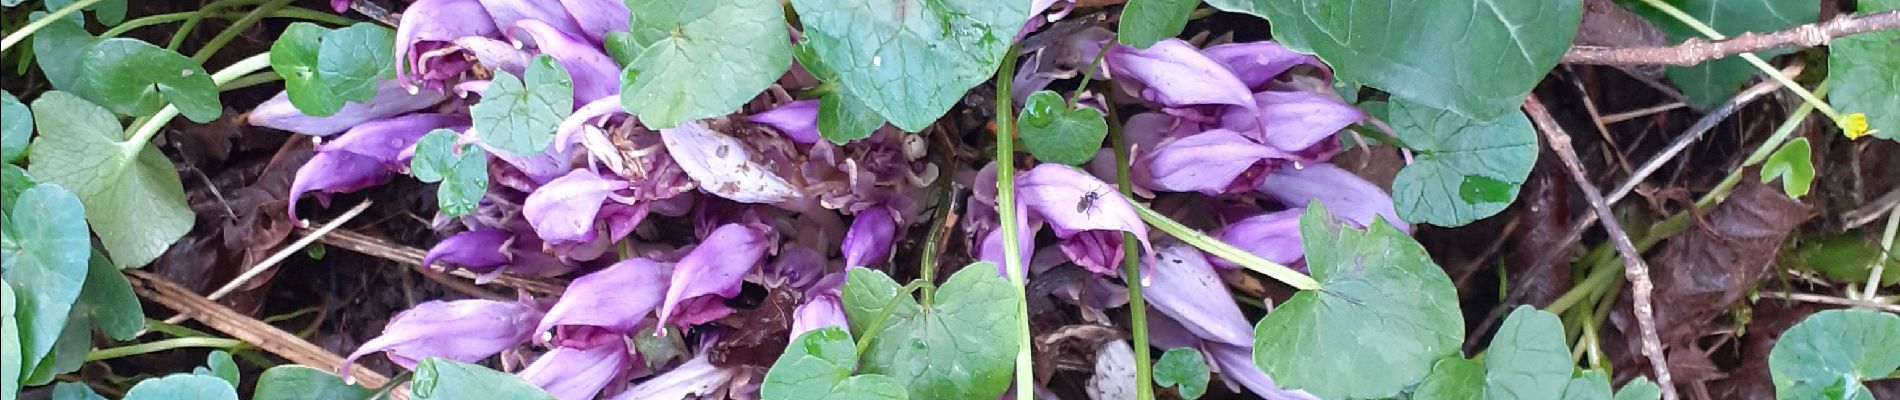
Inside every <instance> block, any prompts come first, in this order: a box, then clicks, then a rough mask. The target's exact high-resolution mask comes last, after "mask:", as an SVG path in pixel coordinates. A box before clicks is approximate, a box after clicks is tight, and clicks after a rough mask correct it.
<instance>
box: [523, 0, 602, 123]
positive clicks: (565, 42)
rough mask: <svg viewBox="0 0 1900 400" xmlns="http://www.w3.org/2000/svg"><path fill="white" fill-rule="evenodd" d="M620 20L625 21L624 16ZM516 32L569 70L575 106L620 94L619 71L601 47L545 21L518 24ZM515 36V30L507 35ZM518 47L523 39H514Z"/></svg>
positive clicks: (526, 21)
mask: <svg viewBox="0 0 1900 400" xmlns="http://www.w3.org/2000/svg"><path fill="white" fill-rule="evenodd" d="M524 2H525V3H538V4H541V3H547V2H546V1H524ZM620 18H621V19H623V20H624V19H626V17H625V14H622V16H621V17H620ZM515 29H518V30H519V31H520V32H527V34H528V36H529V37H531V38H532V39H533V40H534V46H535V48H536V49H539V50H540V51H541V54H546V55H548V56H551V57H554V60H555V61H557V62H560V63H561V67H564V68H566V69H567V74H568V76H571V77H573V79H574V103H575V104H586V103H588V102H592V101H594V100H599V99H600V98H602V97H607V96H612V95H616V94H620V67H619V66H618V65H616V64H614V60H613V58H610V57H607V53H602V52H601V51H600V48H599V47H596V46H595V45H594V44H593V43H588V42H587V40H586V39H582V38H579V37H575V36H572V35H569V34H567V33H565V32H573V31H563V30H558V28H556V25H552V24H549V23H548V22H546V21H536V20H522V21H520V22H517V23H515ZM508 32H509V35H510V36H514V32H517V31H515V30H510V31H508ZM515 39H516V41H517V43H519V41H520V38H519V37H515Z"/></svg>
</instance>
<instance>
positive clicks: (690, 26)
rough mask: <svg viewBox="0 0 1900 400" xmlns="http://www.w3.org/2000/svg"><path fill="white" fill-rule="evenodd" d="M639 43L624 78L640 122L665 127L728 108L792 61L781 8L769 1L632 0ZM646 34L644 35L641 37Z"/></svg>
mask: <svg viewBox="0 0 1900 400" xmlns="http://www.w3.org/2000/svg"><path fill="white" fill-rule="evenodd" d="M627 8H630V9H634V10H639V11H638V12H635V13H633V21H632V23H631V24H630V28H631V29H632V32H633V36H634V40H635V41H636V42H639V44H640V46H639V47H642V48H643V49H642V50H641V51H640V52H639V56H636V57H634V59H633V62H632V63H629V64H628V65H627V70H628V71H638V73H637V74H630V75H629V76H638V78H639V79H625V80H623V81H622V82H621V89H620V91H621V93H622V95H621V98H620V99H621V102H622V105H623V106H625V107H626V109H627V111H628V112H630V113H634V114H638V115H639V116H640V123H641V124H644V125H646V126H647V127H649V128H653V129H666V128H672V127H673V126H675V125H679V124H680V123H681V122H686V121H690V120H695V119H700V118H706V117H713V116H719V115H724V114H727V113H731V112H733V111H734V110H737V109H738V108H739V106H741V105H745V102H747V101H750V100H752V98H753V97H755V96H758V95H759V92H760V91H763V90H765V88H766V87H768V86H771V85H772V82H774V81H777V80H778V78H779V76H781V75H784V74H785V71H786V70H787V69H789V68H791V66H792V45H791V41H790V40H789V39H787V38H786V36H785V11H784V7H783V6H781V5H780V4H779V2H777V1H771V0H701V1H677V0H629V1H628V2H627ZM642 39H646V40H642Z"/></svg>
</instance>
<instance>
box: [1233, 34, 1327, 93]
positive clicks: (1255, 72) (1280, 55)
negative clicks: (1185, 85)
mask: <svg viewBox="0 0 1900 400" xmlns="http://www.w3.org/2000/svg"><path fill="white" fill-rule="evenodd" d="M1201 54H1204V55H1206V56H1207V58H1208V59H1211V60H1214V62H1216V63H1219V64H1220V65H1221V66H1223V67H1227V70H1228V71H1230V72H1233V73H1234V76H1235V77H1238V78H1240V81H1241V82H1242V83H1244V84H1246V85H1247V88H1248V89H1252V90H1265V89H1266V88H1267V86H1268V85H1267V84H1268V83H1270V82H1272V81H1273V80H1274V78H1277V77H1279V76H1280V74H1284V73H1286V72H1287V70H1291V69H1293V67H1297V66H1301V65H1310V66H1313V67H1315V68H1318V69H1319V70H1320V72H1321V73H1323V74H1325V77H1326V78H1328V79H1331V74H1332V72H1331V71H1330V70H1328V69H1327V68H1326V64H1325V63H1321V62H1320V61H1319V57H1314V56H1310V55H1305V54H1300V53H1298V52H1294V51H1293V50H1290V49H1287V48H1286V47H1284V46H1281V45H1280V44H1279V43H1274V42H1272V41H1259V42H1246V43H1228V44H1222V45H1216V46H1212V47H1208V48H1206V49H1201Z"/></svg>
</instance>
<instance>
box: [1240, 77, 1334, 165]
mask: <svg viewBox="0 0 1900 400" xmlns="http://www.w3.org/2000/svg"><path fill="white" fill-rule="evenodd" d="M1254 100H1256V101H1257V103H1256V104H1257V105H1258V107H1259V110H1260V111H1259V113H1258V115H1255V114H1250V113H1245V112H1230V113H1227V114H1225V115H1222V116H1221V126H1222V127H1224V128H1227V129H1232V130H1235V131H1240V132H1246V133H1247V134H1248V136H1249V137H1252V138H1254V139H1255V140H1260V141H1263V142H1264V143H1266V144H1267V145H1268V146H1272V147H1273V148H1274V149H1276V150H1279V151H1281V152H1285V153H1293V152H1297V151H1300V150H1303V149H1306V148H1309V147H1313V146H1314V145H1315V144H1318V143H1319V142H1320V141H1323V140H1329V139H1332V138H1333V135H1334V134H1336V133H1339V130H1341V129H1346V127H1347V126H1350V125H1352V124H1355V123H1358V122H1359V121H1364V120H1365V119H1366V112H1365V111H1362V110H1360V109H1359V108H1358V107H1353V106H1352V105H1350V104H1346V102H1345V101H1343V100H1340V99H1339V98H1336V97H1332V96H1327V95H1324V94H1320V93H1315V92H1308V91H1265V92H1260V93H1255V94H1254ZM1263 122H1264V123H1265V124H1266V127H1265V128H1256V127H1258V126H1261V125H1260V124H1261V123H1263Z"/></svg>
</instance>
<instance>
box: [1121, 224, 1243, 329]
mask: <svg viewBox="0 0 1900 400" xmlns="http://www.w3.org/2000/svg"><path fill="white" fill-rule="evenodd" d="M1159 253H1160V254H1157V255H1156V256H1155V260H1156V262H1155V265H1153V268H1151V270H1152V271H1153V274H1151V275H1145V276H1147V277H1149V278H1150V280H1149V281H1150V282H1151V283H1152V284H1151V285H1149V286H1148V288H1147V290H1143V291H1142V292H1141V293H1142V297H1143V298H1146V299H1148V305H1150V306H1154V308H1155V310H1157V311H1161V313H1162V314H1167V315H1168V316H1169V317H1173V318H1174V320H1175V321H1180V322H1182V323H1184V324H1186V325H1185V326H1186V328H1187V329H1188V331H1191V332H1194V335H1195V336H1199V337H1201V338H1202V339H1206V340H1209V341H1214V342H1220V343H1228V344H1236V345H1252V343H1253V326H1252V325H1248V324H1247V317H1246V315H1243V314H1241V313H1240V306H1239V305H1237V304H1235V303H1234V298H1233V296H1231V295H1229V294H1227V285H1226V284H1224V283H1222V282H1221V279H1220V276H1219V275H1218V274H1217V273H1216V272H1215V271H1214V267H1213V266H1212V265H1208V263H1207V258H1206V257H1204V256H1202V255H1201V252H1200V250H1195V249H1194V248H1193V247H1190V246H1187V245H1183V244H1165V245H1162V246H1161V249H1160V250H1159Z"/></svg>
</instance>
